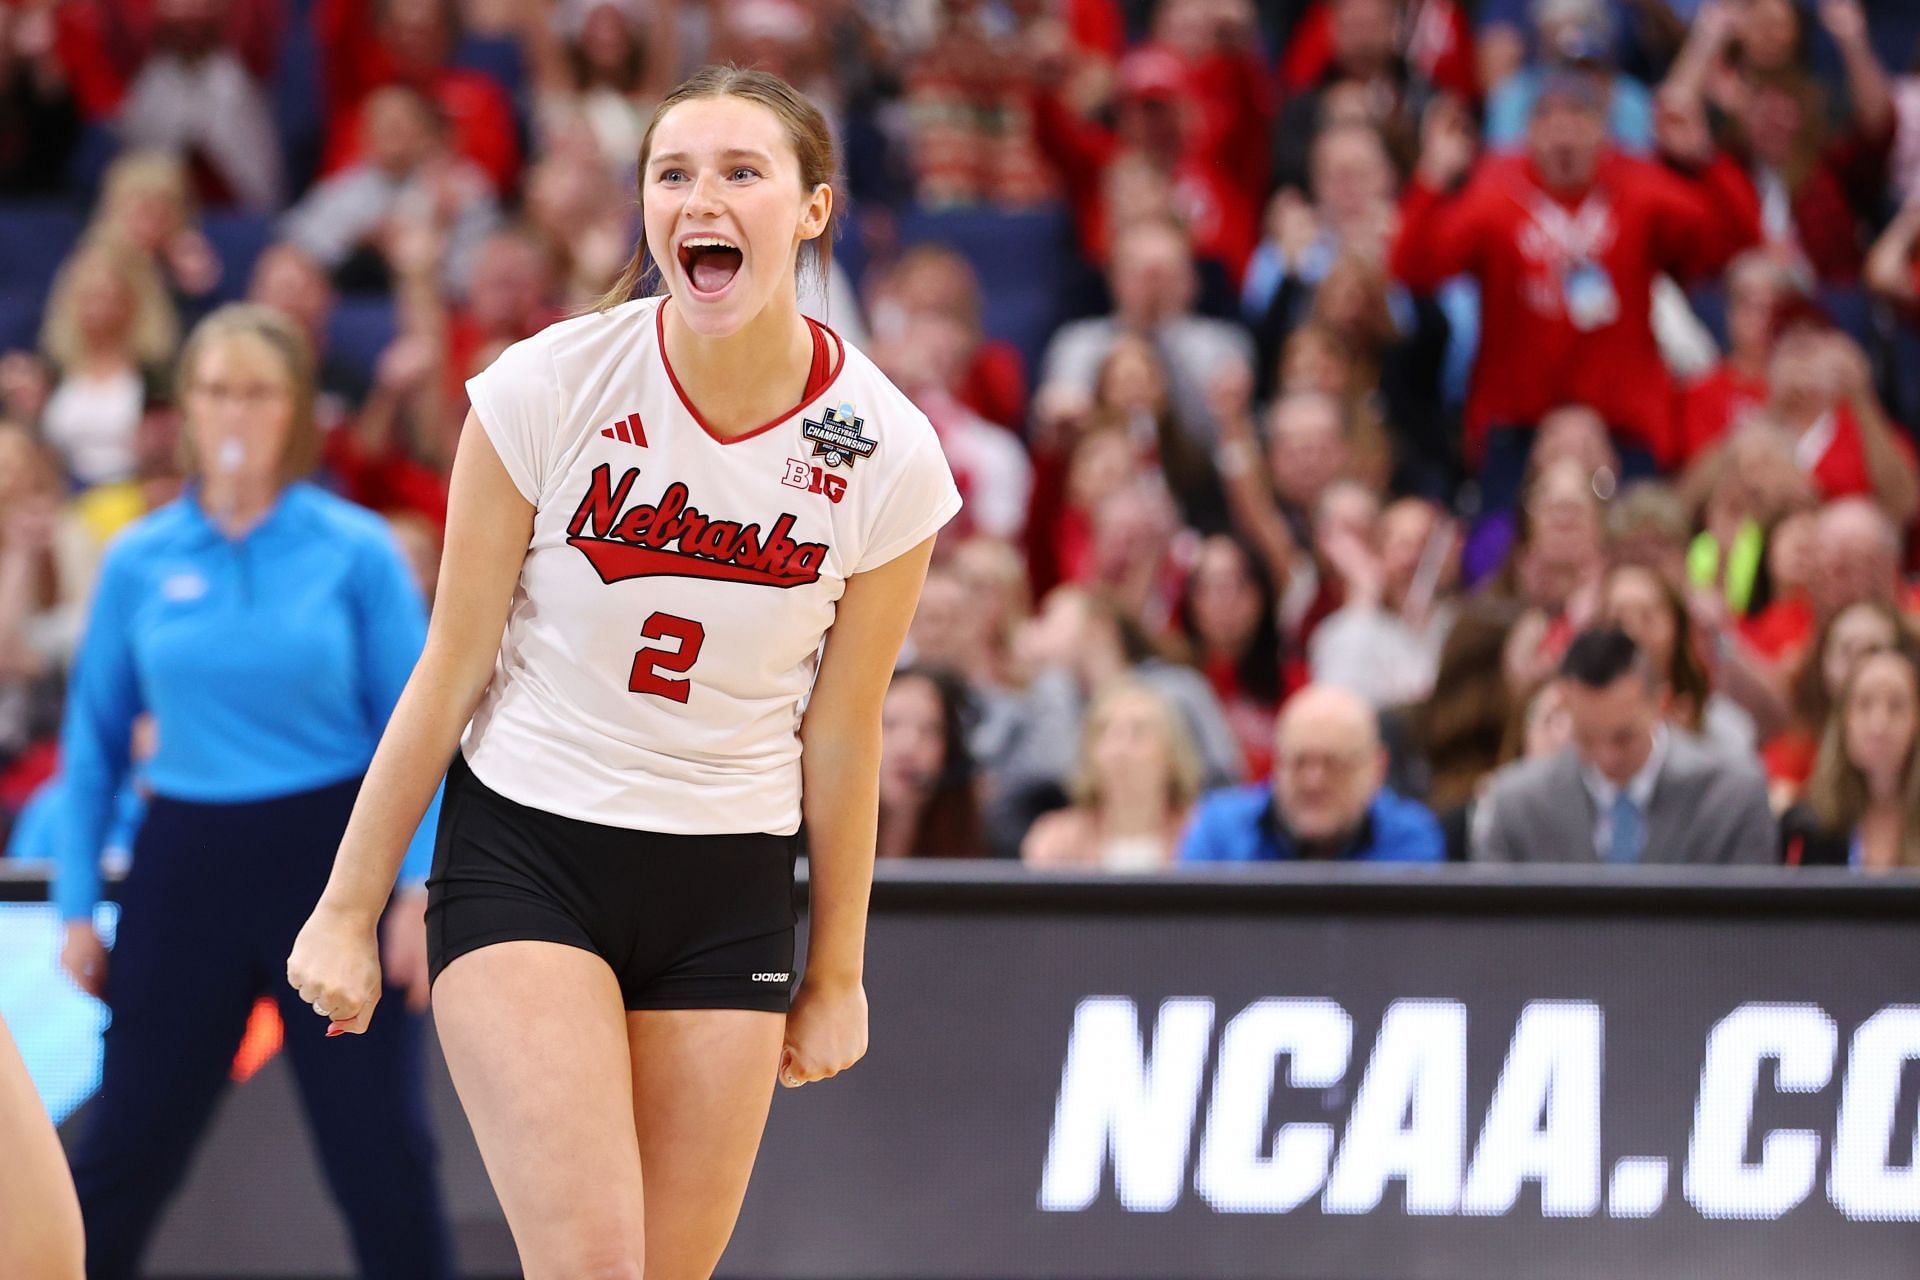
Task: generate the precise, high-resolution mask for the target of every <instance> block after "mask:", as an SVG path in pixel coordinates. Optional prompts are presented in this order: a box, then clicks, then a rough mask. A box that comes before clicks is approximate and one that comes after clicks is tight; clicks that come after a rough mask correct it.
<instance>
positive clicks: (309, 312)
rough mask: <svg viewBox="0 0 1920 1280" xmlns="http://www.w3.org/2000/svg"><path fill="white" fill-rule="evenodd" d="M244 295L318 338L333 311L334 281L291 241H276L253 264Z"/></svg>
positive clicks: (324, 329) (323, 331)
mask: <svg viewBox="0 0 1920 1280" xmlns="http://www.w3.org/2000/svg"><path fill="white" fill-rule="evenodd" d="M247 299H248V300H249V301H251V302H258V303H260V304H261V305H263V306H268V307H272V308H273V309H274V310H275V311H278V312H280V313H281V314H282V315H284V316H287V317H288V318H289V319H291V320H292V321H293V322H294V323H295V324H297V325H299V326H300V327H301V328H302V329H304V330H306V332H307V334H308V335H309V336H310V337H314V338H317V337H318V336H319V335H321V334H323V333H325V332H326V328H327V318H328V317H329V316H331V315H332V314H333V285H332V284H331V283H330V282H329V281H328V280H327V273H326V272H325V271H324V270H322V269H321V266H320V264H319V263H318V262H316V261H314V260H313V258H312V257H311V256H310V255H309V254H308V253H307V252H306V251H305V250H304V249H300V248H297V247H295V246H294V245H291V244H276V245H273V246H272V247H270V248H269V249H267V251H266V252H264V253H262V254H261V255H260V259H259V261H258V262H256V263H254V266H253V279H252V281H251V282H250V283H249V284H248V287H247Z"/></svg>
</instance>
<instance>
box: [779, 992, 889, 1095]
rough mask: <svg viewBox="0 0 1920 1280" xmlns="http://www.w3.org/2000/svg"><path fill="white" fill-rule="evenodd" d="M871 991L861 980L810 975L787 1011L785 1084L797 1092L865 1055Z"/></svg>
mask: <svg viewBox="0 0 1920 1280" xmlns="http://www.w3.org/2000/svg"><path fill="white" fill-rule="evenodd" d="M866 1052H867V993H866V989H865V988H864V987H863V986H861V984H860V982H859V981H858V980H857V979H856V980H853V981H838V980H834V979H829V978H826V977H815V976H814V975H812V974H809V975H807V977H806V978H804V979H803V980H802V981H801V983H800V990H798V991H797V992H795V993H794V997H793V1008H792V1009H791V1010H789V1011H788V1013H787V1037H786V1044H785V1045H784V1047H783V1048H782V1049H781V1051H780V1083H781V1084H782V1085H784V1086H786V1087H787V1088H789V1089H797V1088H799V1087H800V1086H801V1085H803V1084H811V1083H813V1082H814V1081H815V1080H826V1079H828V1078H830V1077H832V1076H836V1075H839V1074H840V1073H841V1072H842V1071H845V1070H846V1069H847V1068H848V1067H850V1066H852V1065H853V1064H854V1063H856V1062H858V1061H860V1059H861V1058H863V1057H865V1056H866Z"/></svg>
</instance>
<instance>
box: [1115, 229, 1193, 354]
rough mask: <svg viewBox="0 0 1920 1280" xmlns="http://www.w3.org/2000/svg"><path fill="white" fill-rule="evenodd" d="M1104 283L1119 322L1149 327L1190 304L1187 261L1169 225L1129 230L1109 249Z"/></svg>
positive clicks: (1189, 262)
mask: <svg viewBox="0 0 1920 1280" xmlns="http://www.w3.org/2000/svg"><path fill="white" fill-rule="evenodd" d="M1110 283H1111V287H1112V291H1113V304H1114V310H1115V312H1116V313H1117V314H1118V316H1119V317H1120V320H1121V322H1122V323H1123V324H1126V325H1131V326H1133V327H1137V328H1147V327H1151V326H1153V325H1157V324H1159V323H1160V322H1161V321H1162V320H1165V319H1167V318H1169V317H1171V316H1176V315H1180V314H1182V313H1184V312H1185V311H1186V310H1187V309H1188V308H1189V307H1190V306H1192V305H1193V294H1194V288H1195V279H1194V273H1193V257H1192V255H1191V254H1190V253H1189V252H1188V251H1187V243H1186V241H1185V240H1184V239H1183V238H1182V237H1181V236H1180V234H1179V233H1178V232H1177V231H1175V230H1174V229H1173V228H1171V227H1164V226H1155V225H1146V226H1138V227H1131V228H1128V229H1127V230H1126V231H1125V232H1123V233H1122V234H1121V236H1120V238H1119V240H1118V241H1117V242H1116V243H1115V244H1114V246H1113V269H1112V277H1111V282H1110Z"/></svg>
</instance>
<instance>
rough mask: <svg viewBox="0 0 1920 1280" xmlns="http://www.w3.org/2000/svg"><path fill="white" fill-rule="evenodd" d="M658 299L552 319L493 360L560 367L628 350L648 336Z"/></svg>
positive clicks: (510, 365) (506, 365) (508, 365)
mask: <svg viewBox="0 0 1920 1280" xmlns="http://www.w3.org/2000/svg"><path fill="white" fill-rule="evenodd" d="M660 303H661V299H659V298H633V299H630V300H628V301H626V302H621V303H616V304H615V305H614V306H611V307H607V308H604V309H596V310H593V311H583V312H581V313H579V314H578V315H571V316H566V317H564V318H562V319H559V320H555V321H554V322H553V323H552V324H549V325H547V326H546V327H545V328H543V329H540V330H537V331H536V332H534V333H531V334H529V335H527V336H526V337H524V338H521V339H520V340H519V341H518V342H513V343H509V344H508V345H507V346H506V347H505V348H503V349H502V350H501V352H500V354H499V355H498V356H497V357H495V361H494V363H495V364H496V365H497V366H498V367H500V368H502V369H513V370H529V369H533V368H552V369H555V370H563V369H567V368H569V367H575V366H578V365H579V364H581V363H582V362H587V363H592V362H595V361H598V360H601V359H603V358H605V357H606V355H607V354H608V353H609V352H613V351H621V352H624V351H628V350H631V347H632V344H633V342H634V341H635V339H636V338H640V337H645V338H651V337H652V335H653V323H654V314H655V312H657V311H658V310H659V309H660Z"/></svg>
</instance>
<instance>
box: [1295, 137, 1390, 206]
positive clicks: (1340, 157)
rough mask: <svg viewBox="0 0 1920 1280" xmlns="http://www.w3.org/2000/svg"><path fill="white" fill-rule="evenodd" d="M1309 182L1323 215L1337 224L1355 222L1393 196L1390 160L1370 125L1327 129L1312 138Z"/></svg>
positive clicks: (1383, 144)
mask: <svg viewBox="0 0 1920 1280" xmlns="http://www.w3.org/2000/svg"><path fill="white" fill-rule="evenodd" d="M1311 182H1312V184H1313V201H1314V204H1315V205H1316V206H1317V207H1318V208H1319V210H1320V213H1321V215H1322V216H1323V217H1325V218H1327V219H1329V220H1330V221H1332V222H1334V223H1336V224H1346V223H1350V222H1355V221H1358V220H1359V219H1360V218H1362V217H1364V216H1366V215H1367V214H1368V213H1369V212H1370V211H1372V210H1373V209H1374V208H1376V207H1378V206H1379V205H1380V204H1382V203H1383V202H1385V201H1388V200H1391V199H1393V162H1392V161H1390V160H1389V159H1388V158H1387V148H1386V144H1385V143H1383V142H1381V141H1380V135H1379V133H1377V132H1376V131H1375V130H1374V129H1372V128H1371V127H1369V126H1366V125H1344V126H1340V127H1337V128H1333V129H1327V130H1324V131H1323V132H1322V133H1321V134H1320V136H1319V137H1317V138H1315V139H1314V143H1313V157H1312V176H1311Z"/></svg>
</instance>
